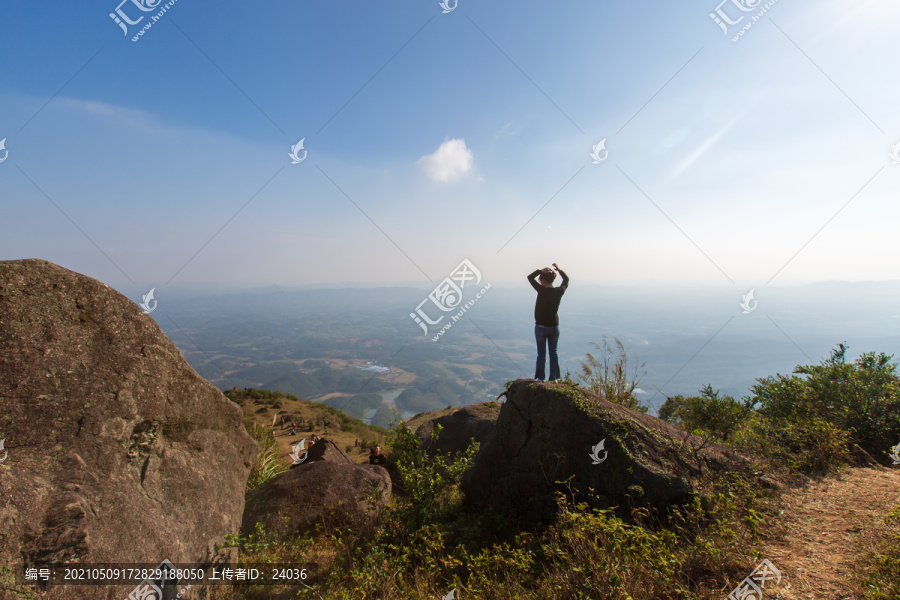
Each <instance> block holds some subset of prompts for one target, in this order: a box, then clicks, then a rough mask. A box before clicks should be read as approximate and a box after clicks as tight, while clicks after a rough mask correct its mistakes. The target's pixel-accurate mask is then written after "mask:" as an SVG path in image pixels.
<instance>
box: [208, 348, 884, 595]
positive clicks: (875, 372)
mask: <svg viewBox="0 0 900 600" xmlns="http://www.w3.org/2000/svg"><path fill="white" fill-rule="evenodd" d="M845 351H846V348H845V347H844V346H843V345H840V346H839V347H838V348H837V349H836V350H834V351H833V352H832V355H831V356H830V357H829V358H828V359H826V360H824V361H822V363H821V364H818V365H801V366H798V367H796V369H795V370H794V372H793V373H792V374H790V375H780V374H778V375H775V376H771V377H764V378H760V379H759V380H758V382H757V385H756V386H754V388H753V393H752V395H751V396H749V397H747V398H744V399H741V400H736V399H734V398H731V397H729V396H727V395H721V394H719V393H718V391H716V390H714V389H713V388H712V386H705V387H704V388H703V389H701V390H700V392H699V394H698V395H697V396H691V397H682V396H676V397H673V398H669V399H668V400H667V402H666V404H665V405H663V407H662V408H661V410H660V416H661V418H663V419H665V420H667V421H669V422H670V423H673V424H675V425H677V426H680V427H682V428H684V429H685V430H687V431H689V432H692V433H694V434H695V435H697V436H699V437H700V439H703V440H707V441H708V442H709V443H716V444H720V445H723V446H726V447H729V448H731V449H734V450H737V451H739V452H742V453H744V454H745V455H747V456H750V457H752V460H753V462H754V465H755V469H756V470H757V472H758V473H760V474H764V475H765V476H766V477H767V478H768V480H769V481H775V482H777V484H778V485H776V486H775V487H763V486H759V485H753V484H752V481H749V482H748V480H746V479H741V478H740V477H735V476H733V474H727V473H726V474H723V475H721V476H717V477H713V478H711V479H710V480H709V481H708V482H707V485H705V486H704V487H703V489H702V491H701V492H700V493H699V494H698V495H697V496H696V497H695V499H694V501H693V502H692V503H690V504H688V505H685V506H680V507H672V508H671V509H670V510H669V511H667V512H659V511H648V510H646V509H642V508H636V509H633V510H628V509H625V508H623V507H611V508H610V509H608V510H598V509H593V510H589V509H587V508H586V506H584V505H578V504H574V503H573V502H572V501H571V500H570V499H569V498H568V497H567V495H566V493H565V486H564V485H563V486H562V487H561V490H562V493H561V494H560V496H559V501H558V514H557V516H556V519H555V521H554V522H552V523H551V524H549V525H547V524H544V525H539V524H532V523H522V522H510V521H508V520H505V519H504V518H503V517H501V516H499V515H496V514H491V513H483V512H476V511H473V510H472V509H471V508H470V507H469V506H468V505H467V503H466V500H465V498H463V496H462V495H461V493H460V491H459V488H458V483H459V481H460V477H461V474H462V473H463V472H464V471H465V470H466V469H467V468H468V466H469V465H470V464H472V461H473V459H474V451H475V450H476V448H475V447H472V448H470V451H469V452H467V453H464V454H461V455H458V456H454V457H443V458H437V459H435V458H430V457H428V456H427V455H425V454H424V453H423V452H422V450H421V449H420V445H419V439H418V438H417V437H416V436H415V435H414V433H413V432H414V427H415V426H417V425H418V424H420V423H421V422H423V421H424V420H425V419H427V418H429V417H432V416H436V415H438V414H447V413H448V412H451V410H447V409H445V410H442V411H439V412H438V413H433V414H422V415H417V416H416V417H415V418H413V419H411V420H410V423H408V424H407V423H403V422H399V423H397V424H396V425H395V426H394V427H393V429H381V428H378V427H372V426H368V425H365V424H363V423H362V422H361V421H359V420H357V419H353V418H351V417H348V416H346V415H344V414H342V413H340V411H338V410H337V409H334V408H332V407H328V406H325V405H322V404H316V403H312V402H305V401H303V400H300V399H298V398H296V397H291V396H285V395H283V394H278V393H271V392H264V391H258V390H244V391H240V390H239V391H237V392H228V395H229V397H230V398H232V399H233V400H235V401H236V402H239V403H240V404H241V406H242V407H243V409H244V414H245V417H246V420H245V422H246V423H247V426H248V429H249V430H250V431H251V433H252V434H253V435H254V436H255V437H257V439H258V440H260V442H261V444H262V446H263V450H264V451H263V452H262V453H261V455H260V459H259V461H265V460H267V459H266V452H265V449H266V446H267V445H269V446H270V447H274V448H276V449H277V453H276V454H275V457H276V459H277V460H275V462H278V463H279V465H278V467H277V468H275V469H271V470H269V471H266V470H265V469H261V468H255V469H254V472H255V474H251V479H254V477H255V478H256V481H255V483H256V484H258V483H260V482H261V481H264V480H265V478H267V477H271V476H272V475H274V474H275V473H277V472H278V471H279V470H281V469H283V468H285V467H286V462H285V458H286V455H287V453H288V451H289V446H290V443H291V441H293V440H297V441H299V439H301V438H302V436H303V435H308V434H306V433H304V434H301V435H298V437H296V438H290V439H289V438H288V436H282V435H280V431H279V432H278V433H279V435H278V436H276V438H275V441H274V443H273V440H272V439H271V422H272V418H273V416H274V415H276V414H277V412H278V411H279V410H287V411H289V412H293V413H296V414H297V415H298V416H300V417H302V418H303V419H304V420H305V421H306V422H312V423H314V424H316V425H315V426H314V431H315V432H316V433H318V434H319V435H321V434H322V433H323V431H322V426H321V421H322V419H325V420H334V421H335V422H337V423H339V424H340V427H341V431H334V432H333V431H331V430H329V436H328V437H329V438H330V439H332V440H333V441H335V442H337V443H339V444H340V445H341V446H342V447H346V446H351V450H350V455H351V456H352V457H353V458H354V459H355V460H359V461H360V462H361V461H363V460H365V454H364V451H363V450H361V449H357V448H356V447H355V446H353V444H354V442H355V440H356V439H360V440H366V441H367V442H369V443H372V442H378V443H380V444H381V445H382V446H383V447H384V448H385V449H386V450H387V452H388V453H390V455H391V459H392V460H393V461H394V464H395V465H396V466H397V471H398V473H399V478H400V482H399V483H401V485H402V488H403V489H404V493H403V494H399V495H395V496H394V497H393V498H392V500H391V503H390V504H389V505H388V506H387V508H385V509H384V510H382V511H381V512H380V513H379V514H378V516H377V518H376V519H375V521H374V522H373V523H371V524H369V525H367V526H365V527H362V528H348V527H344V526H342V525H341V524H338V523H330V524H329V523H323V525H322V527H321V528H320V529H319V530H317V531H316V532H313V533H309V534H305V535H303V536H298V537H293V538H287V539H280V538H276V537H274V536H272V535H270V534H267V533H266V532H265V531H262V530H258V531H257V533H256V534H255V535H251V536H247V537H242V536H236V537H235V538H234V539H232V540H231V543H232V544H233V545H236V546H239V547H240V548H241V550H242V554H241V555H242V560H246V561H248V562H268V563H274V562H294V563H296V562H315V563H317V564H318V565H319V571H318V576H317V577H316V578H315V579H311V580H310V581H309V586H310V587H309V588H306V587H303V588H295V589H285V590H273V589H272V588H265V589H259V590H254V589H249V588H242V589H240V590H238V589H229V588H225V587H214V588H213V589H212V592H211V594H212V595H211V596H210V598H212V599H213V600H217V599H218V600H236V599H238V598H246V599H248V600H257V599H259V600H262V599H263V598H273V597H278V598H317V597H318V598H328V599H329V600H330V599H346V600H350V599H351V598H352V599H354V600H356V599H387V598H391V599H410V600H413V599H424V598H442V597H445V596H446V595H447V594H448V593H449V592H450V591H451V590H456V593H455V597H456V598H457V599H460V600H464V599H468V598H473V599H474V598H479V599H491V600H493V599H497V600H500V599H507V598H522V599H527V600H538V599H542V600H544V599H546V600H550V599H579V600H588V599H594V600H596V599H598V598H604V599H616V600H676V599H691V600H721V598H723V597H725V596H727V595H728V593H729V592H730V591H731V590H732V589H734V588H735V587H736V586H737V585H738V584H739V583H740V582H741V581H742V580H743V579H744V578H745V577H747V576H748V575H749V574H750V573H751V571H752V570H753V569H754V567H755V566H757V565H758V564H760V563H761V561H762V560H763V559H769V560H771V561H772V562H773V564H775V565H776V566H778V567H779V568H780V570H781V572H782V574H783V577H784V581H782V582H781V584H780V586H781V587H779V588H778V589H779V590H782V591H784V592H785V595H783V596H782V597H783V598H785V599H804V600H809V599H811V598H822V597H828V598H835V599H837V598H840V599H841V600H891V599H894V600H895V599H896V598H898V597H900V493H898V490H900V468H898V467H892V465H891V459H890V457H889V451H890V450H891V446H892V445H893V444H896V443H897V442H898V441H900V378H898V376H897V374H896V365H895V364H894V363H892V362H891V360H890V359H891V358H892V357H889V356H885V355H883V354H876V353H866V354H863V355H862V356H860V357H859V358H858V359H857V360H856V361H854V362H848V361H847V360H845ZM605 352H606V354H605V356H600V357H599V359H597V358H595V357H588V360H587V361H586V362H585V371H584V373H583V374H582V375H583V377H582V382H580V383H576V382H574V381H572V380H571V379H569V378H568V377H566V378H564V380H562V381H560V382H559V383H557V384H556V388H555V389H557V390H558V392H559V393H560V394H564V395H565V396H566V397H569V398H572V399H574V400H573V401H575V402H585V401H589V399H590V397H591V395H590V394H586V392H592V393H595V394H598V395H601V396H602V397H604V398H606V399H609V400H611V401H614V402H618V403H621V404H623V405H624V406H627V407H629V408H632V409H635V410H645V407H641V406H640V403H639V402H638V401H637V400H636V399H635V397H634V396H633V394H632V391H633V390H634V383H635V382H634V381H629V380H628V378H627V377H625V375H624V374H625V373H628V372H629V369H626V368H625V367H626V364H625V361H626V357H625V354H624V352H622V353H620V354H618V355H617V354H616V353H615V352H612V351H610V349H609V348H605ZM604 358H605V359H609V360H607V361H604ZM617 364H618V365H619V367H621V368H618V369H617V368H614V367H615V365H617ZM604 365H605V366H607V367H613V368H603V367H604ZM705 443H707V442H704V444H705ZM691 450H692V448H687V449H685V451H691ZM269 456H270V458H269V460H270V461H271V460H272V459H271V456H272V453H270V454H269ZM876 462H877V463H881V465H878V464H876ZM866 465H868V467H869V468H861V467H863V466H866ZM863 496H865V498H864V501H863V498H862V497H863ZM829 557H831V558H829ZM835 561H837V562H835ZM786 583H790V584H791V585H792V588H791V589H790V590H785V589H784V586H785V584H786ZM273 594H275V595H273Z"/></svg>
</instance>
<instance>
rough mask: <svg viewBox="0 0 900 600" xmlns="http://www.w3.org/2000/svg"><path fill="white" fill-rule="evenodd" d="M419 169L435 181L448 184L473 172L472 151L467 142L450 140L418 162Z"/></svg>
mask: <svg viewBox="0 0 900 600" xmlns="http://www.w3.org/2000/svg"><path fill="white" fill-rule="evenodd" d="M418 165H419V168H420V169H422V170H423V171H425V173H426V174H427V175H428V176H429V177H430V178H431V179H433V180H435V181H440V182H441V183H447V182H449V181H453V180H455V179H459V178H460V177H462V176H463V175H465V174H467V173H468V172H469V171H471V170H472V151H471V150H469V149H468V148H466V140H461V139H460V140H448V141H446V142H444V143H443V144H441V145H440V147H438V149H437V150H435V151H434V154H428V155H427V156H423V157H422V158H420V159H419V161H418Z"/></svg>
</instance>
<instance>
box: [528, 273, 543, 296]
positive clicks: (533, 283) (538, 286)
mask: <svg viewBox="0 0 900 600" xmlns="http://www.w3.org/2000/svg"><path fill="white" fill-rule="evenodd" d="M540 274H541V270H540V269H535V271H534V273H532V274H531V275H529V276H528V283H530V284H531V287H533V288H534V289H535V290H537V291H541V284H539V283H538V282H537V281H535V277H537V276H538V275H540Z"/></svg>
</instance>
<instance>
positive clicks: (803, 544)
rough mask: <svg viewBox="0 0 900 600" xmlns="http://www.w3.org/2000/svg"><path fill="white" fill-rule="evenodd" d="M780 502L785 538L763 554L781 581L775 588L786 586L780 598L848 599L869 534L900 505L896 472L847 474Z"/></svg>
mask: <svg viewBox="0 0 900 600" xmlns="http://www.w3.org/2000/svg"><path fill="white" fill-rule="evenodd" d="M784 500H785V503H786V506H785V507H784V513H783V515H782V518H783V519H784V524H785V526H786V530H785V533H784V536H783V537H781V538H778V539H772V540H770V541H769V542H768V543H767V544H766V545H765V546H764V550H763V557H764V558H768V559H769V560H770V561H772V563H773V564H774V565H775V566H776V567H777V568H778V569H779V570H780V571H781V573H782V575H783V576H784V578H783V580H782V582H781V586H779V587H778V589H783V587H784V586H786V585H788V584H790V586H791V587H790V589H788V590H786V591H782V592H781V599H782V600H846V599H852V598H854V596H852V594H851V588H850V586H849V585H848V584H847V581H848V580H849V576H850V574H851V572H852V568H853V563H854V562H855V561H856V560H857V558H858V556H859V555H860V554H861V553H863V552H865V551H866V550H868V546H869V544H868V543H867V542H868V541H869V539H870V536H871V533H872V531H873V529H874V528H876V527H878V526H879V524H880V523H881V520H882V519H883V518H884V517H885V516H886V515H887V514H888V513H889V512H890V511H891V510H892V509H893V508H894V507H895V506H897V505H898V504H900V467H894V468H893V469H890V468H871V469H867V468H853V469H847V470H845V471H844V472H842V473H841V474H840V475H838V476H836V477H829V478H827V479H825V480H822V481H819V482H816V483H813V484H810V485H809V486H807V487H806V488H803V489H802V490H799V491H798V492H797V493H795V494H790V493H788V494H786V495H785V497H784ZM765 597H766V598H767V599H768V598H769V594H766V596H765ZM772 598H774V596H772Z"/></svg>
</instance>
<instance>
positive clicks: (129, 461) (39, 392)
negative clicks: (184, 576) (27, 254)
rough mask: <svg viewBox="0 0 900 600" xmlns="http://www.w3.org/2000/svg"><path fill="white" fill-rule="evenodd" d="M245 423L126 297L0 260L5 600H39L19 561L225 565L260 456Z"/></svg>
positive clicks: (96, 591)
mask: <svg viewBox="0 0 900 600" xmlns="http://www.w3.org/2000/svg"><path fill="white" fill-rule="evenodd" d="M241 418H242V413H241V410H240V408H239V407H238V406H237V405H235V404H233V403H232V402H231V401H229V400H228V399H227V398H225V397H224V396H223V395H222V393H221V392H220V391H219V390H218V389H216V388H215V387H213V386H212V385H211V384H210V383H209V382H207V381H206V380H204V379H202V378H201V377H200V376H199V375H197V373H196V372H194V370H193V369H191V367H190V366H188V364H187V362H185V360H184V358H183V357H182V356H181V353H180V352H179V351H178V349H177V348H176V347H175V345H174V344H173V343H172V342H171V340H169V339H168V338H167V337H166V336H165V335H164V334H163V332H162V331H161V330H160V328H159V327H158V326H157V324H156V322H155V321H154V320H153V319H152V318H151V317H150V316H148V315H146V314H144V312H143V311H142V310H141V309H140V307H139V306H138V305H137V304H135V303H134V302H132V301H131V300H129V299H127V298H125V297H124V296H122V295H121V294H119V293H118V292H116V291H115V290H113V289H111V288H109V287H107V286H106V285H104V284H103V283H100V282H99V281H96V280H94V279H91V278H90V277H86V276H84V275H80V274H78V273H74V272H72V271H69V270H67V269H64V268H62V267H59V266H57V265H54V264H52V263H49V262H46V261H42V260H17V261H3V262H0V439H3V440H5V451H6V452H8V455H7V458H6V460H5V461H4V462H3V464H2V465H0V597H3V596H4V595H6V596H7V597H13V598H26V599H27V598H32V597H37V596H34V595H33V593H34V592H32V588H27V587H22V586H19V585H17V583H16V582H15V581H14V578H13V569H14V568H16V567H18V568H21V566H22V565H23V564H25V565H32V566H38V567H40V566H41V565H45V564H47V563H50V562H79V563H83V564H84V563H104V562H105V563H111V562H115V563H135V562H140V563H152V564H154V565H155V564H158V563H159V562H160V561H162V560H163V559H169V560H171V561H172V562H174V563H175V564H183V563H206V564H209V563H210V562H212V561H214V560H216V559H217V558H219V559H220V558H221V555H219V556H218V557H217V556H216V553H215V552H214V549H213V545H214V544H216V543H221V542H222V541H223V536H224V535H226V534H231V533H235V532H236V531H237V530H238V528H239V526H240V522H241V515H242V512H243V507H244V506H243V505H244V489H245V485H246V482H247V476H248V473H249V471H250V467H251V465H252V463H253V461H254V459H255V457H256V454H257V451H258V447H257V444H256V442H254V441H253V440H252V439H251V438H250V436H249V435H248V434H247V432H246V430H245V429H244V427H243V425H242V422H241ZM133 587H134V586H129V587H127V588H124V587H122V586H102V587H94V586H74V587H70V586H66V587H65V588H63V587H47V588H46V590H44V591H43V592H42V595H41V596H40V597H41V598H50V599H53V598H67V599H70V598H91V599H92V600H96V599H98V598H124V597H126V596H127V595H128V593H129V592H130V590H131V588H133Z"/></svg>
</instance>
